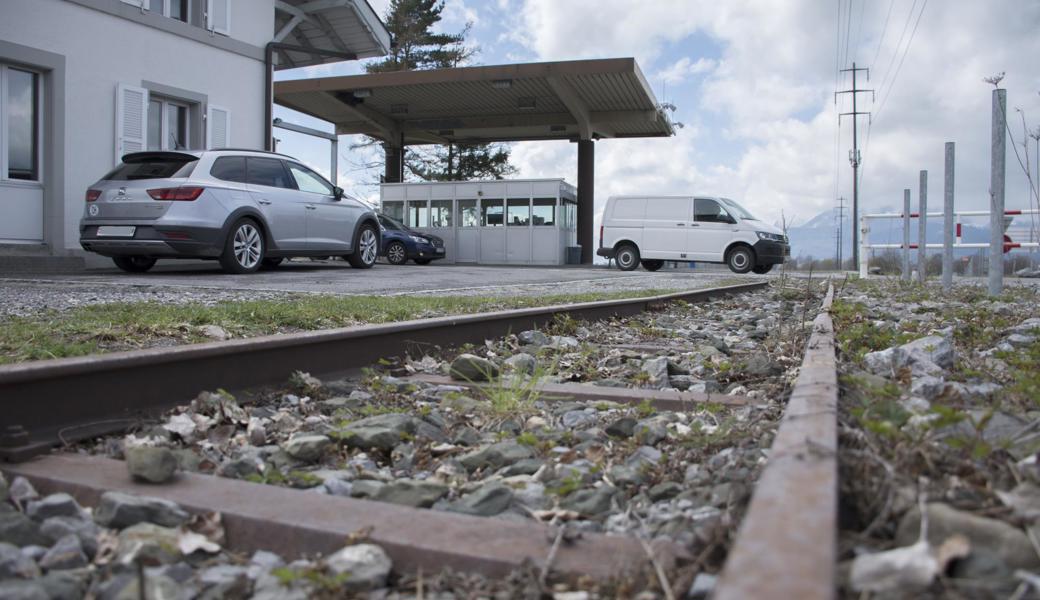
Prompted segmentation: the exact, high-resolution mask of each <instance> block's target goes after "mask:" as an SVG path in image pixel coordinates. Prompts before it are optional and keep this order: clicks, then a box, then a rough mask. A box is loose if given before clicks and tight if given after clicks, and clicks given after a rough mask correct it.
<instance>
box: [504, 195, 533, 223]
mask: <svg viewBox="0 0 1040 600" xmlns="http://www.w3.org/2000/svg"><path fill="white" fill-rule="evenodd" d="M507 205H508V208H509V214H507V215H506V216H507V217H508V219H507V220H508V222H509V225H510V226H511V227H527V226H528V225H530V224H531V201H530V200H529V199H527V198H510V199H509V201H508V203H507Z"/></svg>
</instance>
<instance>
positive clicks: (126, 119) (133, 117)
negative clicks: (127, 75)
mask: <svg viewBox="0 0 1040 600" xmlns="http://www.w3.org/2000/svg"><path fill="white" fill-rule="evenodd" d="M147 119H148V90H146V89H144V88H139V87H132V86H129V85H123V84H119V86H117V87H116V163H119V162H120V161H121V160H123V155H124V154H129V153H131V152H142V151H144V150H145V149H146V148H147V147H148V140H147V137H148V124H147Z"/></svg>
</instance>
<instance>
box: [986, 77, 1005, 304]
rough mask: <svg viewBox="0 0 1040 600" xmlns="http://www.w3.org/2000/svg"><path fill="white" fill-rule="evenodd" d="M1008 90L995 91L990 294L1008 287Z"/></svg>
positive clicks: (991, 187) (998, 293) (990, 186)
mask: <svg viewBox="0 0 1040 600" xmlns="http://www.w3.org/2000/svg"><path fill="white" fill-rule="evenodd" d="M1006 121H1007V90H993V130H992V153H993V154H992V158H991V161H992V162H991V167H990V176H989V295H990V296H999V295H1000V293H1001V291H1003V289H1004V171H1005V169H1004V157H1005V154H1006V153H1007V123H1006Z"/></svg>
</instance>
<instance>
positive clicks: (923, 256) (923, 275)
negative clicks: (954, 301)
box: [917, 171, 928, 283]
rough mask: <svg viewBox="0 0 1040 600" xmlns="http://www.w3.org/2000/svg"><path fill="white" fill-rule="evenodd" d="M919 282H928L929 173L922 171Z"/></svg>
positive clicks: (918, 233)
mask: <svg viewBox="0 0 1040 600" xmlns="http://www.w3.org/2000/svg"><path fill="white" fill-rule="evenodd" d="M917 211H918V219H917V226H918V227H917V282H918V283H924V282H925V281H927V280H928V171H921V187H920V192H918V198H917Z"/></svg>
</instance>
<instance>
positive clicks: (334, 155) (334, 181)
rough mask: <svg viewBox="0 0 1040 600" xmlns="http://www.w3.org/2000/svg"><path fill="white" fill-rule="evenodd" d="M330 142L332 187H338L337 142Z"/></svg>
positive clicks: (336, 140)
mask: <svg viewBox="0 0 1040 600" xmlns="http://www.w3.org/2000/svg"><path fill="white" fill-rule="evenodd" d="M331 141H332V172H331V175H332V185H337V186H338V185H339V140H338V139H335V140H331Z"/></svg>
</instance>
